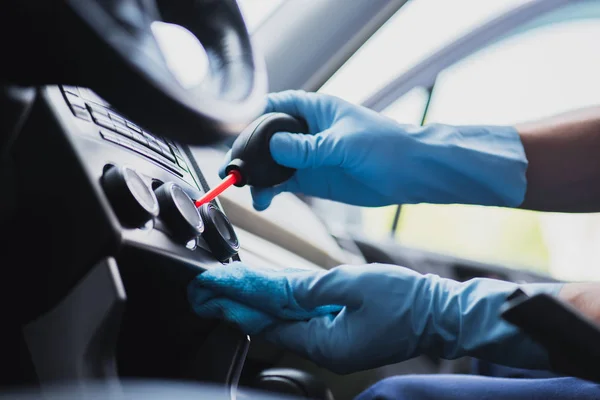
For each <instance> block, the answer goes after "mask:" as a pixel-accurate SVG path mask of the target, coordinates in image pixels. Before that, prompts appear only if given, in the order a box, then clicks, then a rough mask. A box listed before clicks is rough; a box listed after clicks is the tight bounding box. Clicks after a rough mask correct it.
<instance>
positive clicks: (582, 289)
mask: <svg viewBox="0 0 600 400" xmlns="http://www.w3.org/2000/svg"><path fill="white" fill-rule="evenodd" d="M558 297H559V298H560V299H561V300H563V301H565V302H567V303H568V304H570V305H572V306H573V307H575V308H576V309H577V310H579V311H580V312H581V313H582V314H583V315H585V316H586V317H588V318H589V319H590V320H592V321H593V322H595V323H596V324H600V283H595V282H590V283H567V284H565V285H564V286H563V288H562V289H561V291H560V293H559V295H558Z"/></svg>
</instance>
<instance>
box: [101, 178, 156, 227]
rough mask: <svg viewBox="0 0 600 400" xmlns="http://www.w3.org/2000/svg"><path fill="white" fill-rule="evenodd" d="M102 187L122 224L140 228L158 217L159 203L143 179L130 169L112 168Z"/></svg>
mask: <svg viewBox="0 0 600 400" xmlns="http://www.w3.org/2000/svg"><path fill="white" fill-rule="evenodd" d="M102 186H103V187H104V192H105V193H106V196H107V197H108V200H109V201H110V203H111V205H112V207H113V209H114V210H115V213H116V214H117V216H118V217H119V220H120V221H121V223H122V224H123V225H124V226H126V227H129V228H139V227H141V226H143V225H144V224H146V223H147V222H148V221H149V220H151V219H152V218H154V217H156V216H157V215H158V207H159V206H158V201H157V200H156V196H155V195H154V192H153V191H152V189H150V187H149V186H148V185H147V184H146V182H144V180H143V179H142V177H141V176H140V175H139V174H138V173H137V172H135V170H133V169H132V168H130V167H118V166H111V167H110V168H109V169H108V170H107V171H106V172H105V173H104V175H103V176H102Z"/></svg>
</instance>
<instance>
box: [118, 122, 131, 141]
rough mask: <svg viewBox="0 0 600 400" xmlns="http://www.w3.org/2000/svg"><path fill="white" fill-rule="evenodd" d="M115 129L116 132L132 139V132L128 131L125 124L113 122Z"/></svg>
mask: <svg viewBox="0 0 600 400" xmlns="http://www.w3.org/2000/svg"><path fill="white" fill-rule="evenodd" d="M115 130H116V131H117V133H119V134H121V135H123V136H125V137H128V138H130V139H133V132H132V131H130V130H129V129H128V128H127V127H126V126H125V125H121V124H119V123H117V122H115Z"/></svg>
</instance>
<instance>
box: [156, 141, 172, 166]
mask: <svg viewBox="0 0 600 400" xmlns="http://www.w3.org/2000/svg"><path fill="white" fill-rule="evenodd" d="M156 143H158V145H159V146H160V150H161V151H162V153H163V154H164V155H165V156H167V157H168V158H169V159H171V158H173V162H175V157H173V154H172V153H171V149H170V148H169V146H168V145H167V144H166V143H165V142H163V141H162V140H160V139H157V140H156Z"/></svg>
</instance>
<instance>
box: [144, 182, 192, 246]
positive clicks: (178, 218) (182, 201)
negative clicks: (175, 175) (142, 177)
mask: <svg viewBox="0 0 600 400" xmlns="http://www.w3.org/2000/svg"><path fill="white" fill-rule="evenodd" d="M155 193H156V198H157V199H158V203H159V204H160V218H161V220H162V221H163V222H164V223H165V225H166V226H167V228H168V229H169V231H170V233H171V234H172V235H173V237H174V238H175V239H176V240H177V241H179V242H181V243H182V244H186V243H188V242H189V241H190V240H192V239H194V238H196V237H198V236H199V235H200V234H201V233H202V232H203V231H204V224H203V223H202V218H200V213H199V212H198V209H197V208H196V206H195V205H194V201H193V200H192V199H191V198H190V196H188V194H187V193H186V192H185V191H184V190H183V189H182V188H181V187H180V186H179V185H177V184H175V183H173V182H167V183H165V184H163V185H161V186H159V187H158V188H157V189H156V190H155Z"/></svg>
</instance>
